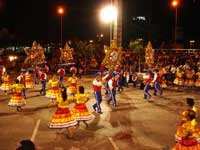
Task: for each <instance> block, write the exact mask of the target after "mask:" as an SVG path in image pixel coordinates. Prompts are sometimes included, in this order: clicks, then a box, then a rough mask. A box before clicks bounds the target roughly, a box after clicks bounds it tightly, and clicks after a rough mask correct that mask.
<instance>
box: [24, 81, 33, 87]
mask: <svg viewBox="0 0 200 150" xmlns="http://www.w3.org/2000/svg"><path fill="white" fill-rule="evenodd" d="M25 85H26V88H27V89H31V88H33V81H32V80H31V79H29V80H25Z"/></svg>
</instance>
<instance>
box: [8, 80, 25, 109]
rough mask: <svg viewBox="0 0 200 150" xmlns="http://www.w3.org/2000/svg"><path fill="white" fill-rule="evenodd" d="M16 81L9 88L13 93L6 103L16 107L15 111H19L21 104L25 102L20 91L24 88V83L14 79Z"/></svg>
mask: <svg viewBox="0 0 200 150" xmlns="http://www.w3.org/2000/svg"><path fill="white" fill-rule="evenodd" d="M15 82H16V83H15V84H13V85H12V87H11V90H12V92H13V95H12V97H11V99H10V101H9V103H8V106H11V107H17V111H21V110H22V108H21V106H24V105H25V104H26V101H25V99H24V96H23V95H22V91H23V90H24V88H25V87H24V85H23V84H20V83H19V80H17V79H16V81H15Z"/></svg>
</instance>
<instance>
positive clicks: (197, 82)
mask: <svg viewBox="0 0 200 150" xmlns="http://www.w3.org/2000/svg"><path fill="white" fill-rule="evenodd" d="M195 86H197V87H200V79H197V80H196V82H195Z"/></svg>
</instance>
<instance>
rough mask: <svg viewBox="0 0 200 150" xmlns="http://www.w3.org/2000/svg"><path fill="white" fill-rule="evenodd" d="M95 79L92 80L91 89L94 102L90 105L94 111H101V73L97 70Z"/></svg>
mask: <svg viewBox="0 0 200 150" xmlns="http://www.w3.org/2000/svg"><path fill="white" fill-rule="evenodd" d="M95 76H96V77H95V79H94V80H93V82H92V84H93V90H94V97H95V99H96V103H95V104H94V105H93V106H92V107H93V109H94V111H97V112H98V113H100V114H101V113H102V110H101V102H102V95H101V88H102V81H101V73H100V72H98V73H96V74H95Z"/></svg>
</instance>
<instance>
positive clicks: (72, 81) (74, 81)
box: [68, 72, 78, 94]
mask: <svg viewBox="0 0 200 150" xmlns="http://www.w3.org/2000/svg"><path fill="white" fill-rule="evenodd" d="M77 81H78V78H77V77H76V75H75V72H73V74H72V76H71V77H69V78H68V82H70V88H71V90H72V92H73V94H76V93H77Z"/></svg>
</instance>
